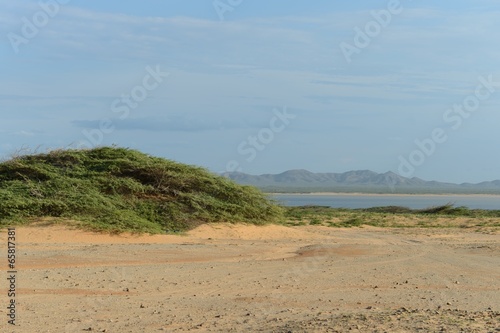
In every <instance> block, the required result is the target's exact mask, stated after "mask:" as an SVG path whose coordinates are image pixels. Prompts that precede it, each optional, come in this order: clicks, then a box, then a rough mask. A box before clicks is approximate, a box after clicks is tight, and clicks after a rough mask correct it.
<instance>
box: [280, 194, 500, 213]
mask: <svg viewBox="0 0 500 333" xmlns="http://www.w3.org/2000/svg"><path fill="white" fill-rule="evenodd" d="M271 197H272V198H274V199H275V200H277V201H278V202H280V203H282V204H283V205H286V206H305V205H318V206H329V207H334V208H370V207H380V206H402V207H408V208H411V209H422V208H428V207H432V206H440V205H445V204H448V203H451V204H453V205H455V206H456V207H458V206H466V207H468V208H471V209H499V210H500V195H402V196H397V195H383V194H377V195H363V194H356V195H349V194H272V195H271Z"/></svg>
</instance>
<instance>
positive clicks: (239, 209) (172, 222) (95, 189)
mask: <svg viewBox="0 0 500 333" xmlns="http://www.w3.org/2000/svg"><path fill="white" fill-rule="evenodd" d="M47 217H49V218H56V220H61V221H69V220H72V221H78V222H74V223H76V224H77V225H78V226H81V227H85V228H89V229H93V230H106V231H111V232H121V231H137V232H149V233H164V232H174V231H181V230H187V229H191V228H193V227H195V226H197V225H199V224H202V223H207V222H219V221H225V222H249V223H255V224H264V223H267V222H273V221H276V220H280V219H281V217H282V209H281V208H280V207H277V206H276V205H275V204H274V203H273V202H271V201H269V200H268V199H267V197H266V196H265V195H263V194H262V193H261V192H260V191H259V190H257V189H255V188H253V187H249V186H241V185H237V184H236V183H235V182H233V181H231V180H229V179H227V178H224V177H221V176H218V175H215V174H212V173H210V172H208V171H207V170H205V169H203V168H200V167H195V166H189V165H184V164H181V163H177V162H174V161H171V160H167V159H163V158H157V157H152V156H149V155H146V154H144V153H141V152H139V151H135V150H130V149H124V148H115V147H102V148H96V149H91V150H57V151H52V152H49V153H47V154H37V155H25V156H19V157H15V158H13V159H11V160H8V161H5V162H3V163H1V164H0V224H1V226H6V225H12V224H24V223H29V222H32V221H34V220H40V219H42V218H47Z"/></svg>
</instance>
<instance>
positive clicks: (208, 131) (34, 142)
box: [0, 0, 500, 184]
mask: <svg viewBox="0 0 500 333" xmlns="http://www.w3.org/2000/svg"><path fill="white" fill-rule="evenodd" d="M0 5H1V6H2V7H3V8H4V10H3V11H1V12H0V19H1V21H2V22H3V24H2V25H1V26H0V32H1V34H2V35H3V36H4V37H3V39H2V43H0V48H1V51H2V52H1V54H2V60H3V61H2V62H0V69H1V71H2V73H3V75H2V77H1V78H0V86H1V88H2V93H1V94H0V103H1V104H0V105H1V108H2V111H3V122H2V125H1V126H0V140H1V143H0V157H3V158H5V157H8V156H9V154H11V153H13V152H14V151H16V150H18V149H20V148H22V147H31V148H33V149H34V148H36V147H37V146H41V147H42V148H41V149H42V150H43V149H47V148H64V147H68V146H71V147H86V148H90V147H93V146H96V145H112V144H117V145H119V146H122V147H130V148H133V149H139V150H141V151H144V152H146V153H149V154H152V155H156V156H162V157H166V158H169V159H173V160H176V161H179V162H183V163H188V164H195V165H200V166H204V167H206V168H208V169H209V170H212V171H214V172H224V171H235V170H239V171H241V172H244V173H248V174H254V175H259V174H277V173H281V172H284V171H287V170H291V169H305V170H308V171H311V172H315V173H324V172H335V173H342V172H346V171H351V170H371V171H374V172H377V173H385V172H387V171H392V172H395V173H397V174H399V175H401V176H404V177H409V178H411V177H418V178H421V179H424V180H436V181H440V182H451V183H457V184H460V183H464V182H469V183H479V182H482V181H492V180H498V179H500V157H499V155H498V154H496V151H497V150H496V149H497V147H498V146H497V144H498V142H499V139H500V132H499V131H498V130H497V127H498V124H500V113H499V112H498V109H499V106H500V67H499V65H498V56H499V55H500V46H498V44H496V43H494V40H495V38H494V36H495V35H496V34H497V33H498V31H499V30H500V29H499V28H500V22H499V21H498V20H497V18H498V14H500V4H499V3H498V2H497V1H493V0H477V1H465V0H463V1H456V2H449V3H435V2H433V1H430V0H422V1H410V0H384V1H378V0H377V1H357V2H355V3H352V2H332V1H326V0H319V1H316V2H314V4H311V3H308V2H305V1H298V0H295V1H294V0H292V1H286V2H285V1H283V0H280V1H278V0H276V1H266V2H265V1H262V0H252V1H250V0H238V1H228V0H215V1H213V0H210V1H197V2H189V3H188V2H185V1H178V0H175V1H174V0H171V1H158V0H154V1H149V2H148V4H147V5H145V4H144V3H139V2H135V1H120V2H119V1H116V0H110V1H106V2H104V3H103V2H100V1H96V0H89V1H83V0H73V1H68V0H64V1H63V0H45V1H42V2H37V1H27V0H20V1H15V2H12V1H7V0H0Z"/></svg>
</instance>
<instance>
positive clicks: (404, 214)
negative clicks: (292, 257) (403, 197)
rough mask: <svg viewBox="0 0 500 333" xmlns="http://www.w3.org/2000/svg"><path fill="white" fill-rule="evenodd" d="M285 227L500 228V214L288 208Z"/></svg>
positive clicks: (450, 207) (460, 210) (437, 209)
mask: <svg viewBox="0 0 500 333" xmlns="http://www.w3.org/2000/svg"><path fill="white" fill-rule="evenodd" d="M285 217H286V220H287V224H288V225H323V226H329V227H356V226H362V225H370V226H377V227H425V228H433V227H459V228H469V227H488V228H489V227H494V228H497V227H500V210H483V209H469V208H467V207H454V206H453V205H452V204H447V205H442V206H436V207H429V208H425V209H410V208H407V207H400V206H387V207H373V208H367V209H345V208H330V207H326V206H302V207H287V210H286V213H285Z"/></svg>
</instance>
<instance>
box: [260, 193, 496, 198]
mask: <svg viewBox="0 0 500 333" xmlns="http://www.w3.org/2000/svg"><path fill="white" fill-rule="evenodd" d="M266 194H271V195H311V196H312V195H321V196H367V197H368V196H374V197H375V196H378V197H384V196H385V197H500V194H494V193H490V194H486V193H477V194H474V193H440V194H437V193H429V194H426V193H415V194H410V193H362V192H267V193H266Z"/></svg>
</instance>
